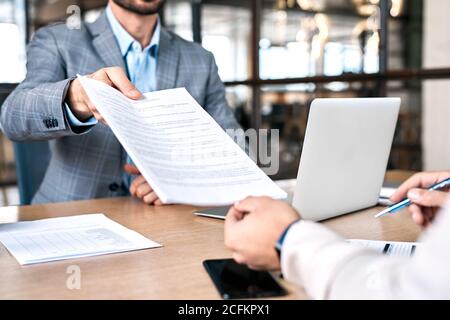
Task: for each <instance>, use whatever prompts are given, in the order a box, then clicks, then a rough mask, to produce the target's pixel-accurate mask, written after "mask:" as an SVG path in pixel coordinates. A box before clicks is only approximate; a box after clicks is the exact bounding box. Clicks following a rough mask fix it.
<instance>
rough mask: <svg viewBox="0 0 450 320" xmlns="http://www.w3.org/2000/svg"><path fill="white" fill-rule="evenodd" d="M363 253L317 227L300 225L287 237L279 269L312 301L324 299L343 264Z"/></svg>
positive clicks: (322, 227)
mask: <svg viewBox="0 0 450 320" xmlns="http://www.w3.org/2000/svg"><path fill="white" fill-rule="evenodd" d="M364 252H366V250H364V249H361V248H358V247H354V246H350V245H348V244H346V243H345V242H344V241H343V239H342V238H341V237H340V236H338V235H337V234H335V233H334V232H332V231H330V230H328V229H327V228H325V227H324V226H322V225H320V224H317V223H314V222H309V221H300V222H298V223H296V224H295V225H293V226H292V227H291V228H290V230H289V232H288V234H287V235H286V238H285V241H284V244H283V248H282V252H281V268H282V272H283V275H284V277H285V278H286V279H287V280H289V281H291V282H294V283H295V284H297V285H299V286H301V287H304V288H305V289H306V290H307V292H308V294H309V295H310V296H311V297H312V298H314V299H326V298H328V294H329V289H330V286H331V284H332V283H333V281H334V278H335V277H336V274H337V273H338V271H339V268H340V267H341V266H342V265H343V263H345V262H346V261H348V260H350V259H352V258H353V257H355V256H358V255H360V254H362V253H364Z"/></svg>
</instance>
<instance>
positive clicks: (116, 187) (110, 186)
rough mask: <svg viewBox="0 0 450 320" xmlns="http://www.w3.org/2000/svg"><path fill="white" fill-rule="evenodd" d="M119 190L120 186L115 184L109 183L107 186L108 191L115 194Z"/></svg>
mask: <svg viewBox="0 0 450 320" xmlns="http://www.w3.org/2000/svg"><path fill="white" fill-rule="evenodd" d="M119 188H120V186H119V185H118V184H117V183H115V182H114V183H111V184H110V185H109V191H112V192H116V191H117V190H118V189H119Z"/></svg>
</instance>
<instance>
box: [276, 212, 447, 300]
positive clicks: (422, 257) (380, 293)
mask: <svg viewBox="0 0 450 320" xmlns="http://www.w3.org/2000/svg"><path fill="white" fill-rule="evenodd" d="M421 242H423V244H422V245H421V246H420V247H418V248H417V249H416V252H415V255H414V256H413V257H412V258H394V257H387V256H385V255H382V254H378V253H376V252H375V251H372V250H370V249H365V248H361V247H359V246H356V245H352V244H349V243H346V242H345V241H344V239H343V238H341V237H340V236H338V235H337V234H335V233H334V232H332V231H330V230H329V229H327V228H326V227H325V226H322V225H320V224H318V223H314V222H308V221H301V222H299V223H297V224H295V225H293V226H292V227H291V229H290V230H289V232H288V234H287V235H286V238H285V241H284V243H283V249H282V253H281V268H282V271H283V274H284V277H285V278H286V279H287V280H289V281H291V282H294V283H296V284H297V285H299V286H302V287H304V288H305V290H306V291H307V292H308V294H309V295H310V296H311V297H312V298H314V299H449V298H450V271H449V270H450V209H445V210H443V211H442V212H441V213H440V214H439V216H438V218H437V219H436V221H435V222H434V224H433V226H431V227H430V228H429V229H428V230H427V232H426V233H425V234H424V236H423V237H422V239H421Z"/></svg>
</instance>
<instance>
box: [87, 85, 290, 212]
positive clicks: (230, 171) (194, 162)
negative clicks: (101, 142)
mask: <svg viewBox="0 0 450 320" xmlns="http://www.w3.org/2000/svg"><path fill="white" fill-rule="evenodd" d="M79 79H80V82H81V84H82V86H83V88H84V90H85V91H86V93H87V94H88V96H89V99H90V100H91V102H92V103H93V104H94V105H95V106H96V108H97V109H98V111H99V112H100V113H101V115H102V116H103V117H104V119H105V120H106V122H107V123H108V125H109V127H110V128H111V130H112V131H113V132H114V134H115V136H116V137H117V139H118V140H119V141H120V143H121V144H122V146H123V147H124V148H125V150H126V151H127V153H128V155H129V156H130V157H131V159H132V160H133V161H134V163H135V164H136V166H137V167H138V169H139V170H140V172H141V173H142V175H143V176H144V177H145V179H146V180H147V181H148V182H149V184H150V185H151V186H152V188H153V189H154V190H155V192H156V194H157V195H158V197H159V198H160V199H161V201H162V202H163V203H165V204H175V203H177V204H191V205H200V206H220V205H229V204H232V203H234V202H236V201H239V200H242V199H244V198H246V197H247V196H269V197H272V198H277V199H282V198H285V197H286V196H287V195H286V193H285V192H284V191H283V190H282V189H280V188H279V187H278V186H277V185H276V184H275V183H274V182H273V181H272V180H270V178H269V177H267V175H265V173H264V172H263V171H262V170H261V169H259V168H258V166H257V165H256V164H255V163H254V162H253V161H252V160H251V159H250V158H249V157H248V156H247V155H246V153H245V152H244V151H243V150H242V149H241V148H240V147H239V146H238V145H237V144H236V143H235V142H234V141H233V139H232V138H231V137H230V136H229V135H228V134H227V133H225V132H224V131H223V130H222V128H221V127H220V126H219V125H218V124H217V123H216V122H215V121H214V119H213V118H212V117H211V116H210V115H209V114H208V113H207V112H206V111H205V110H204V109H203V108H202V107H201V106H200V105H199V104H198V103H197V102H196V101H195V100H194V98H193V97H192V96H191V95H190V94H189V93H188V92H187V91H186V89H184V88H179V89H170V90H164V91H157V92H151V93H145V94H144V95H143V98H142V99H141V100H131V99H129V98H127V97H125V96H124V95H123V94H122V93H120V92H119V91H117V90H115V89H114V88H112V87H109V86H107V85H105V84H103V83H101V82H99V81H97V80H93V79H90V78H87V77H79Z"/></svg>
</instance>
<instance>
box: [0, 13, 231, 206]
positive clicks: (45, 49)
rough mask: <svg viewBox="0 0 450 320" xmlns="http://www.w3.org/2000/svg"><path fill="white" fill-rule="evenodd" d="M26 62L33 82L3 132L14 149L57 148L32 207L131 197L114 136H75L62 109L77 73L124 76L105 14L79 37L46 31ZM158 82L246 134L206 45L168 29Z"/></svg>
mask: <svg viewBox="0 0 450 320" xmlns="http://www.w3.org/2000/svg"><path fill="white" fill-rule="evenodd" d="M27 56H28V63H27V69H28V72H27V76H26V79H25V80H24V81H23V83H22V84H20V85H19V86H18V87H17V89H16V90H15V91H14V92H13V93H11V95H10V96H9V97H8V99H7V100H6V101H5V103H4V104H3V106H2V107H1V110H0V112H1V113H0V116H1V118H0V124H1V127H2V130H3V132H4V133H5V135H6V136H7V137H9V138H10V139H11V140H14V141H31V140H51V141H50V148H51V151H52V157H51V160H50V164H49V167H48V169H47V172H46V175H45V177H44V180H43V182H42V184H41V186H40V188H39V190H38V192H37V194H36V195H35V197H34V199H33V203H46V202H61V201H69V200H81V199H91V198H103V197H113V196H121V195H124V194H125V193H126V190H125V187H124V186H123V184H122V177H123V164H124V163H125V158H126V156H125V152H124V150H123V148H122V147H121V145H120V144H119V142H118V140H117V139H116V138H115V137H114V134H113V133H112V131H111V130H110V129H109V128H108V127H107V126H105V125H103V124H97V125H96V126H95V127H93V128H92V129H91V130H89V131H88V132H81V133H80V132H76V130H74V129H72V128H71V127H70V125H69V123H68V120H67V116H66V114H65V111H64V107H63V105H64V100H65V96H66V92H67V89H68V86H69V84H70V81H71V80H73V78H74V77H75V76H76V74H77V73H79V74H89V73H92V72H94V71H96V70H98V69H100V68H104V67H109V66H120V67H122V68H123V69H124V70H125V65H124V61H123V58H122V55H121V52H120V50H119V47H118V44H117V42H116V39H115V37H114V34H113V32H112V30H111V28H110V25H109V22H108V20H107V18H106V15H105V13H103V14H102V15H101V16H100V18H99V19H98V20H97V21H96V22H94V23H92V24H83V25H82V27H81V29H79V30H70V29H68V28H67V27H66V25H64V24H57V25H52V26H48V27H44V28H41V29H40V30H38V31H37V32H36V33H35V35H34V37H33V39H32V41H31V43H30V44H29V46H28V52H27ZM156 75H157V87H158V89H159V90H162V89H169V88H176V87H186V89H187V90H188V91H189V93H190V94H191V95H192V96H193V97H194V98H195V99H196V100H197V102H198V103H199V104H200V105H201V106H203V107H204V109H205V110H206V111H207V112H208V113H209V114H210V115H211V116H212V117H213V118H214V119H215V120H216V121H217V122H218V123H219V125H221V127H222V128H224V129H228V128H230V129H235V128H239V125H238V123H237V122H236V120H235V118H234V115H233V113H232V111H231V109H230V108H229V106H228V104H227V102H226V99H225V90H224V86H223V84H222V82H221V81H220V78H219V76H218V73H217V67H216V64H215V61H214V58H213V56H212V54H211V53H209V52H208V51H206V50H204V49H203V48H202V47H201V46H200V45H198V44H195V43H191V42H188V41H185V40H183V39H181V38H180V37H178V36H176V35H175V34H173V33H171V32H169V31H167V30H165V29H164V28H163V29H162V30H161V38H160V46H159V55H158V66H157V71H156ZM149 148H151V144H150V145H149Z"/></svg>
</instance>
